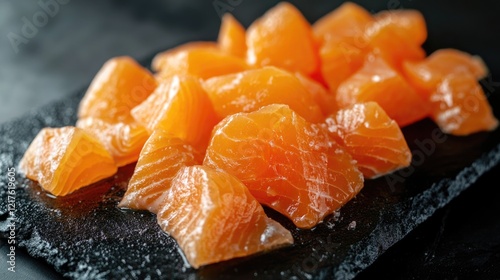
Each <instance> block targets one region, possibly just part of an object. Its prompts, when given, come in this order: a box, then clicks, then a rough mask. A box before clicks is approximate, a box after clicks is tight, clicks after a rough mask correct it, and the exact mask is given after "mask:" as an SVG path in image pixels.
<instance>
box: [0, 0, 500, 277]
mask: <svg viewBox="0 0 500 280" xmlns="http://www.w3.org/2000/svg"><path fill="white" fill-rule="evenodd" d="M64 2H67V4H59V3H64ZM215 2H216V1H196V0H184V1H181V0H178V1H166V0H165V1H160V0H157V1H154V0H152V1H150V2H148V3H147V4H146V3H144V2H140V1H133V0H128V1H109V0H106V1H79V0H72V1H69V0H66V1H62V0H61V1H60V2H56V1H55V0H53V1H49V0H47V1H40V2H37V1H17V0H4V1H2V2H0V38H2V39H0V100H1V101H0V122H7V121H9V120H11V119H14V118H17V117H22V115H23V114H24V113H26V112H27V111H29V110H36V108H38V107H39V106H42V105H44V104H48V103H50V102H51V101H54V100H57V99H60V98H62V97H64V96H67V95H69V94H73V93H74V92H75V91H77V90H80V89H82V88H84V87H85V86H86V85H88V83H89V82H90V80H91V79H92V78H93V76H94V75H95V73H96V72H97V70H98V69H99V68H100V67H101V65H102V64H103V63H104V61H106V60H107V59H109V58H110V57H113V56H118V55H130V56H132V57H134V58H136V59H141V58H144V57H146V56H148V55H150V54H151V53H155V52H157V51H159V50H162V49H166V48H168V47H171V46H174V45H177V44H180V43H182V42H185V41H191V40H203V39H206V40H213V39H215V38H216V36H217V32H218V28H219V25H220V17H219V13H218V12H217V10H216V9H215V8H214V5H213V4H214V3H215ZM223 2H227V1H223ZM229 2H231V3H233V4H234V5H233V6H231V7H230V12H232V13H233V14H234V15H235V17H236V18H238V19H239V20H240V21H241V22H242V23H243V24H244V25H245V26H248V25H249V24H250V23H251V22H252V21H253V20H254V19H255V18H257V17H258V16H260V15H261V14H262V13H263V12H264V11H266V10H267V9H268V8H269V7H271V6H273V5H274V4H276V3H277V1H266V2H265V3H264V1H262V2H258V3H256V2H255V1H249V0H240V1H229ZM229 2H228V3H229ZM291 2H292V3H294V4H296V5H297V6H298V7H299V8H300V9H301V10H303V11H304V15H305V16H306V17H307V18H308V19H310V20H315V19H317V18H318V17H319V16H321V15H323V14H325V13H326V12H327V11H330V10H332V9H334V8H335V7H337V6H338V5H339V3H340V2H341V1H309V2H306V1H291ZM357 2H358V3H360V4H362V5H363V6H365V7H366V8H367V9H369V10H371V11H379V10H383V9H387V8H401V7H402V8H416V9H419V10H421V11H422V12H423V14H424V16H425V17H426V19H427V22H428V24H429V40H428V41H427V42H426V44H425V47H426V49H427V50H435V49H439V48H444V47H453V48H457V49H461V50H464V51H467V52H470V53H473V54H479V55H481V57H482V58H483V59H484V60H485V62H486V63H487V65H488V66H489V67H490V70H491V73H492V76H491V79H490V80H491V81H490V83H489V84H488V86H489V91H488V93H490V94H498V93H497V92H495V91H498V90H499V88H500V82H496V79H497V80H499V81H500V78H498V77H500V55H499V50H500V43H499V40H498V38H497V37H498V34H500V24H498V22H499V21H498V18H497V16H498V14H499V12H500V2H496V1H475V2H469V3H468V4H460V3H457V2H456V1H440V2H439V3H436V2H435V1H419V0H406V1H405V0H401V1H394V0H388V1H377V2H376V3H375V2H374V1H357ZM464 2H465V1H464ZM39 3H57V4H56V5H52V6H46V7H43V5H40V4H39ZM236 4H237V5H236ZM44 8H45V9H44ZM46 9H48V10H49V11H50V12H51V14H47V12H45V10H46ZM42 12H44V13H45V14H47V17H46V22H44V21H43V20H44V19H43V16H41V17H40V14H41V13H42ZM37 17H40V18H37ZM34 20H35V21H36V20H38V22H37V23H38V25H39V26H38V27H36V26H35V27H36V28H35V30H34V32H33V33H32V34H30V35H31V38H27V39H26V41H23V43H20V44H19V45H16V44H15V43H13V42H12V39H11V38H12V36H14V35H12V34H22V32H23V28H25V27H24V26H25V25H26V22H27V21H30V22H32V23H33V22H34ZM32 31H33V30H32ZM499 172H500V168H499V167H495V168H494V169H493V170H491V171H489V172H488V173H487V174H486V175H485V176H484V177H483V178H481V179H480V180H479V181H477V182H476V183H475V184H474V185H473V186H471V187H470V188H469V189H468V190H466V191H465V192H463V193H462V194H461V195H460V196H459V197H458V198H456V199H455V200H454V201H453V202H451V203H450V204H449V205H447V206H445V207H444V208H442V209H440V210H439V211H438V212H436V213H435V215H434V216H433V217H431V218H430V219H429V220H427V221H426V222H424V223H423V224H422V225H420V226H419V227H418V228H417V229H415V230H414V231H413V232H412V233H411V234H409V235H408V236H407V237H406V238H405V239H403V240H402V241H401V242H399V243H397V244H396V245H394V246H393V247H392V248H390V249H389V250H388V251H387V252H386V253H385V254H384V255H382V256H381V257H380V258H379V259H378V260H377V261H376V262H375V263H374V264H373V265H372V266H371V267H369V268H368V269H366V270H365V271H364V272H362V273H361V274H360V275H359V276H358V277H357V279H371V278H373V277H374V276H382V277H384V276H385V277H388V278H389V279H500V218H499V216H498V213H500V203H498V202H497V201H498V195H497V193H498V190H496V188H497V185H498V181H496V180H498V178H499V176H498V174H499ZM0 242H1V243H0V245H1V250H0V260H1V262H2V264H0V278H1V279H40V280H43V279H57V278H59V277H60V276H59V275H58V274H57V272H55V271H54V270H53V269H52V268H51V267H50V266H48V265H46V264H45V263H44V262H43V261H40V260H35V259H33V258H31V257H30V256H28V255H27V254H26V253H24V252H23V251H21V250H18V252H17V254H18V256H17V259H16V261H17V266H18V272H17V273H16V274H12V273H9V272H8V271H7V269H6V266H5V260H4V259H5V256H6V253H7V246H6V244H5V241H4V240H2V241H0Z"/></svg>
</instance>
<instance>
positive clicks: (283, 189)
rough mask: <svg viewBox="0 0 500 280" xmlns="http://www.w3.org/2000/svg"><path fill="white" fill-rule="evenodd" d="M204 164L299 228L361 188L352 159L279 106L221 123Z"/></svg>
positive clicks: (316, 128) (317, 128)
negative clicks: (242, 186)
mask: <svg viewBox="0 0 500 280" xmlns="http://www.w3.org/2000/svg"><path fill="white" fill-rule="evenodd" d="M203 164H204V165H207V166H210V167H213V168H215V169H217V170H224V171H226V172H228V173H230V174H232V175H234V176H236V177H237V178H238V179H239V180H241V182H243V184H245V185H246V186H247V187H248V189H249V190H250V192H251V193H252V195H254V196H255V198H256V199H257V200H258V201H259V202H260V203H262V204H264V205H267V206H269V207H270V208H272V209H274V210H276V211H278V212H279V213H281V214H283V215H285V216H286V217H288V218H290V219H291V221H293V223H294V224H295V225H296V226H297V227H299V228H312V227H314V226H316V225H317V224H318V223H320V222H321V221H322V220H323V219H324V217H325V216H327V215H329V214H331V213H333V212H334V211H336V210H338V209H339V208H340V207H342V206H343V205H344V204H346V203H347V202H348V201H349V200H350V199H352V198H353V197H354V196H355V195H356V194H357V193H358V192H359V191H360V190H361V189H362V187H363V175H362V174H361V172H360V171H359V170H358V168H357V166H356V163H355V161H354V160H353V159H352V157H351V155H350V154H349V153H348V152H347V151H346V150H345V149H344V148H343V147H342V146H341V145H340V144H338V143H336V142H335V141H334V140H333V139H331V138H330V135H329V132H328V130H327V129H326V128H324V127H323V126H320V125H316V124H311V123H309V122H307V121H306V120H305V119H304V118H302V117H300V116H299V115H298V114H296V113H295V112H294V111H292V110H291V109H290V107H288V106H286V105H282V104H272V105H268V106H264V107H262V108H261V109H259V110H257V111H253V112H249V113H237V114H234V115H231V116H229V117H227V118H225V119H224V120H222V121H221V122H220V123H219V124H218V125H217V126H216V127H215V128H214V132H213V136H212V140H211V141H210V145H209V146H208V148H207V152H206V155H205V159H204V161H203Z"/></svg>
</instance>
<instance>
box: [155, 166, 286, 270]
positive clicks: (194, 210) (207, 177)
mask: <svg viewBox="0 0 500 280" xmlns="http://www.w3.org/2000/svg"><path fill="white" fill-rule="evenodd" d="M157 221H158V224H159V225H160V227H161V228H162V229H163V230H164V231H165V232H167V233H169V234H170V235H171V236H172V237H173V238H174V239H175V240H176V241H177V244H179V247H180V248H181V249H182V251H183V253H184V255H185V257H186V259H187V261H188V262H189V263H190V264H191V266H193V267H194V268H199V267H201V266H204V265H208V264H213V263H217V262H221V261H225V260H229V259H234V258H238V257H244V256H249V255H252V254H256V253H261V252H266V251H268V250H271V249H276V248H278V247H284V246H288V245H290V244H293V237H292V234H291V233H290V232H289V231H288V230H287V229H285V228H284V227H283V226H282V225H280V224H279V223H278V222H276V221H274V220H272V219H271V218H268V217H267V216H266V213H265V212H264V209H263V208H262V206H261V205H260V204H259V202H258V201H257V200H256V199H255V198H254V197H253V196H252V195H251V194H250V192H249V191H248V189H247V188H246V187H245V185H243V184H242V183H241V182H240V181H239V180H238V179H237V178H235V177H234V176H231V175H230V174H228V173H226V172H224V171H220V170H219V171H217V170H214V169H212V168H210V167H208V166H202V165H196V166H190V167H182V168H181V169H180V170H179V172H178V173H177V175H176V176H175V178H174V179H173V180H172V187H171V188H170V190H169V191H167V194H166V197H165V199H164V200H163V202H162V204H161V206H160V209H159V211H158V214H157Z"/></svg>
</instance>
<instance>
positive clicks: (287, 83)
mask: <svg viewBox="0 0 500 280" xmlns="http://www.w3.org/2000/svg"><path fill="white" fill-rule="evenodd" d="M203 85H204V88H205V90H206V91H207V93H208V95H209V97H210V99H211V100H212V104H213V105H214V109H215V111H216V112H217V115H218V116H219V118H220V119H222V118H224V117H226V116H229V115H232V114H235V113H239V112H250V111H254V110H257V109H259V108H260V107H262V106H265V105H270V104H274V103H281V104H286V105H288V106H290V107H291V108H292V109H293V110H295V111H296V112H297V113H298V114H299V115H301V116H302V117H303V118H305V119H307V120H308V121H311V122H321V121H323V119H324V116H323V114H322V113H321V109H320V107H319V106H318V104H316V102H315V101H314V98H313V96H312V95H311V94H310V93H309V92H308V91H307V89H306V88H304V86H303V85H302V83H301V82H300V81H299V79H298V78H297V77H296V76H295V75H294V74H292V73H290V72H288V71H285V70H282V69H279V68H277V67H274V66H265V67H262V68H259V69H254V70H248V71H244V72H240V73H236V74H229V75H224V76H219V77H214V78H211V79H208V80H206V81H205V82H204V83H203Z"/></svg>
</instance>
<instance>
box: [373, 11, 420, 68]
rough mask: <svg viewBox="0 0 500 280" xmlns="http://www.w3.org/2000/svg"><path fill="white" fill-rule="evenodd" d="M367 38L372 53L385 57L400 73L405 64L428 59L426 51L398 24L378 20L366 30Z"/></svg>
mask: <svg viewBox="0 0 500 280" xmlns="http://www.w3.org/2000/svg"><path fill="white" fill-rule="evenodd" d="M365 38H366V40H367V42H368V45H369V46H370V49H371V50H372V53H374V54H376V55H378V56H381V57H383V58H384V59H385V60H386V62H388V63H389V64H390V65H391V66H392V67H393V68H394V69H396V70H398V71H400V72H402V67H403V66H402V64H403V62H407V61H422V60H423V59H424V58H425V57H426V53H425V51H424V49H423V48H422V47H421V46H420V45H419V44H415V42H414V40H415V39H413V38H411V37H410V36H409V34H408V31H407V30H405V29H403V28H401V27H400V26H399V25H398V22H393V21H390V20H376V21H374V22H373V23H372V24H371V25H369V26H368V27H367V28H366V30H365Z"/></svg>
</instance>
